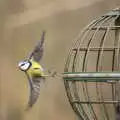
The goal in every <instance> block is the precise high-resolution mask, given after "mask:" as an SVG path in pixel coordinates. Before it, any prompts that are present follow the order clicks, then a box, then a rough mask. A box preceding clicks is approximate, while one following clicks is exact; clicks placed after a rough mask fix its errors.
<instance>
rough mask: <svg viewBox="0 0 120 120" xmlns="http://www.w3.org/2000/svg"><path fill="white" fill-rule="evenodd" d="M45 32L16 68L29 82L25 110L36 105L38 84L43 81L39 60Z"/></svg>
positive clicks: (43, 76)
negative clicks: (28, 94) (28, 93)
mask: <svg viewBox="0 0 120 120" xmlns="http://www.w3.org/2000/svg"><path fill="white" fill-rule="evenodd" d="M44 37H45V31H43V33H42V35H41V40H40V41H39V42H38V43H37V45H36V46H35V47H34V49H33V51H32V52H31V53H30V54H29V56H28V57H27V59H25V60H23V61H20V62H19V64H18V67H19V68H20V70H21V71H23V72H24V73H25V74H26V76H27V78H28V81H29V86H30V96H29V101H28V107H27V109H29V108H31V107H32V106H33V104H35V103H36V101H37V99H38V97H39V92H40V83H41V81H42V80H44V79H45V75H44V70H43V68H42V66H41V65H40V60H41V59H42V56H43V51H44V49H43V43H44V40H45V39H44Z"/></svg>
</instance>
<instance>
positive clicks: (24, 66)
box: [18, 62, 30, 70]
mask: <svg viewBox="0 0 120 120" xmlns="http://www.w3.org/2000/svg"><path fill="white" fill-rule="evenodd" d="M18 66H19V67H20V69H21V70H27V69H28V68H29V66H30V63H29V62H20V63H19V64H18Z"/></svg>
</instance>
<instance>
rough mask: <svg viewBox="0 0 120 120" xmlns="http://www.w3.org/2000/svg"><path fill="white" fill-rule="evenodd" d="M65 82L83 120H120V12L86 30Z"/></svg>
mask: <svg viewBox="0 0 120 120" xmlns="http://www.w3.org/2000/svg"><path fill="white" fill-rule="evenodd" d="M63 79H64V83H65V88H66V91H67V95H68V98H69V101H70V104H71V106H72V108H73V110H74V111H75V113H76V114H77V115H78V117H79V119H80V120H120V9H119V8H117V9H114V10H112V11H110V12H109V13H107V14H105V15H103V16H100V17H99V18H97V19H96V20H94V21H93V22H92V23H90V24H89V25H88V26H86V27H85V28H84V29H83V31H82V32H81V34H80V35H79V37H78V38H77V40H76V41H75V43H74V45H73V47H72V48H71V49H70V51H69V54H68V56H67V59H66V64H65V69H64V74H63Z"/></svg>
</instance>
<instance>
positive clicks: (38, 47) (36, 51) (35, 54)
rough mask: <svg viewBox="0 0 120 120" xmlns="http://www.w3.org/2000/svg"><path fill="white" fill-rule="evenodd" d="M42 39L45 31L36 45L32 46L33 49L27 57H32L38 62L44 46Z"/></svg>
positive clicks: (43, 39)
mask: <svg viewBox="0 0 120 120" xmlns="http://www.w3.org/2000/svg"><path fill="white" fill-rule="evenodd" d="M44 41H45V31H43V32H42V35H41V40H40V41H38V43H37V45H36V46H35V47H34V49H33V51H32V52H31V54H30V55H29V59H31V58H33V59H34V60H35V61H36V62H40V60H41V58H42V56H43V52H44V48H43V44H44Z"/></svg>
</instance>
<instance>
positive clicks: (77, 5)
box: [0, 0, 120, 120]
mask: <svg viewBox="0 0 120 120" xmlns="http://www.w3.org/2000/svg"><path fill="white" fill-rule="evenodd" d="M119 4H120V1H119V0H0V55H1V59H0V66H1V67H0V120H41V119H42V120H75V119H76V115H75V114H74V112H73V110H72V108H71V106H70V105H69V102H68V99H67V96H66V93H65V89H64V84H63V81H62V80H61V79H58V78H57V79H48V80H47V81H46V82H45V84H43V86H42V87H41V93H40V97H39V100H38V101H37V103H36V104H35V105H34V107H33V108H32V109H31V110H30V111H29V112H24V108H25V106H26V105H27V101H28V93H29V89H28V81H27V79H26V76H25V75H24V74H23V73H22V72H21V71H19V70H18V68H17V64H18V62H19V61H20V60H22V59H24V58H25V56H27V54H28V53H29V51H31V50H32V48H33V46H34V45H35V44H36V42H37V41H38V40H39V39H40V34H41V32H42V30H43V29H44V30H46V31H47V33H46V41H45V53H44V57H43V60H42V62H41V63H42V65H43V67H44V68H45V70H46V71H47V70H48V69H50V68H52V67H55V68H56V69H57V71H58V72H63V69H64V61H65V57H66V56H67V51H68V48H69V47H70V46H71V45H72V41H73V39H74V38H75V37H76V36H77V35H78V34H79V32H80V30H81V29H82V28H83V27H84V26H85V25H87V24H88V23H89V22H90V21H92V20H93V19H94V18H96V17H97V16H100V15H102V14H104V13H106V12H108V11H109V10H111V9H113V8H116V7H119Z"/></svg>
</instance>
